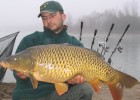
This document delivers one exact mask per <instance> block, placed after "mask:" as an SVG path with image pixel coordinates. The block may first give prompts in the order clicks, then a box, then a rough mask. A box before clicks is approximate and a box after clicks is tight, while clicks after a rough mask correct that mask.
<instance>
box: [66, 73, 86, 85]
mask: <svg viewBox="0 0 140 100" xmlns="http://www.w3.org/2000/svg"><path fill="white" fill-rule="evenodd" d="M84 82H85V80H84V77H82V76H80V75H77V76H76V77H74V78H73V79H71V80H69V81H68V83H69V84H81V83H84Z"/></svg>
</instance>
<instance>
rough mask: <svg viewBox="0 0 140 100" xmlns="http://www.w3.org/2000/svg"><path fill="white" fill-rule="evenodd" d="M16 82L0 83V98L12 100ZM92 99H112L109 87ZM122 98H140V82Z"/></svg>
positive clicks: (130, 99) (139, 99)
mask: <svg viewBox="0 0 140 100" xmlns="http://www.w3.org/2000/svg"><path fill="white" fill-rule="evenodd" d="M14 88H15V83H0V100H11V97H12V92H13V90H14ZM92 100H112V96H111V93H110V91H109V88H108V87H107V86H106V85H105V86H103V87H102V88H101V90H100V92H99V93H95V92H94V94H93V99H92ZM122 100H140V83H139V84H137V85H135V86H134V87H133V88H131V89H126V88H124V91H123V99H122Z"/></svg>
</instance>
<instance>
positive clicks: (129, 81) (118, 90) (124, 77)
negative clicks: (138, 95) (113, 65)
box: [107, 70, 139, 100]
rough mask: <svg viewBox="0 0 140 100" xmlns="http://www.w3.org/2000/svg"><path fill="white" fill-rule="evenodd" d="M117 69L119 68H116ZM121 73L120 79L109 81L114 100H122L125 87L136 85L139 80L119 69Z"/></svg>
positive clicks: (119, 73)
mask: <svg viewBox="0 0 140 100" xmlns="http://www.w3.org/2000/svg"><path fill="white" fill-rule="evenodd" d="M116 71H117V70H116ZM117 72H118V75H119V80H117V81H115V82H113V83H107V85H108V87H109V89H110V92H111V94H112V97H113V99H114V100H122V96H123V88H124V87H126V88H131V87H133V86H134V85H136V84H138V83H139V82H138V80H137V79H135V78H134V77H132V76H130V75H128V74H125V73H122V72H120V71H117Z"/></svg>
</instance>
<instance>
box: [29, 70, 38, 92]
mask: <svg viewBox="0 0 140 100" xmlns="http://www.w3.org/2000/svg"><path fill="white" fill-rule="evenodd" d="M29 77H30V80H31V82H32V85H33V88H34V89H36V88H37V87H38V81H37V80H36V79H35V77H34V75H33V74H32V73H30V74H29Z"/></svg>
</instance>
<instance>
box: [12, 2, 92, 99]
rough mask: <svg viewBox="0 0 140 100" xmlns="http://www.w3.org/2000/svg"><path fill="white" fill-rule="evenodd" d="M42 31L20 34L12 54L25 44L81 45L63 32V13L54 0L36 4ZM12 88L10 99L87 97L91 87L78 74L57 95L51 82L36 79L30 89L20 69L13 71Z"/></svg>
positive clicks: (27, 46) (30, 84)
mask: <svg viewBox="0 0 140 100" xmlns="http://www.w3.org/2000/svg"><path fill="white" fill-rule="evenodd" d="M38 17H41V18H42V22H43V26H44V31H43V32H38V31H36V32H34V33H32V34H30V35H28V36H26V37H24V38H23V39H22V41H21V43H20V44H19V46H18V49H17V51H16V53H19V52H21V51H23V50H25V49H27V48H29V47H32V46H37V45H44V44H62V43H69V44H72V45H77V46H82V47H83V44H81V43H80V42H79V41H78V40H77V39H76V38H75V37H73V36H69V35H68V34H67V26H65V25H63V23H64V21H65V19H66V15H65V14H64V10H63V7H62V6H61V4H60V3H59V2H57V1H47V2H45V3H44V4H42V5H41V6H40V14H39V15H38ZM14 77H15V79H16V88H15V90H14V92H13V97H12V99H13V100H91V98H92V93H93V90H92V88H91V86H90V85H89V84H88V83H86V82H85V81H84V78H83V77H82V76H80V75H77V76H75V77H73V78H72V79H70V80H68V81H67V83H68V84H69V90H68V92H66V93H65V94H63V95H62V96H59V95H58V94H57V92H56V90H55V87H54V85H53V84H50V83H45V82H39V84H38V88H37V89H33V86H32V83H31V80H30V79H29V78H28V76H26V75H25V74H23V73H22V72H17V71H14Z"/></svg>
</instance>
